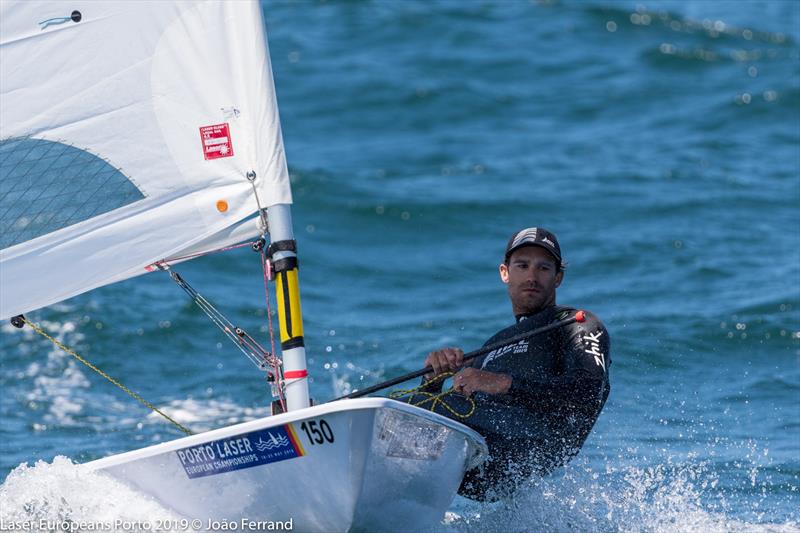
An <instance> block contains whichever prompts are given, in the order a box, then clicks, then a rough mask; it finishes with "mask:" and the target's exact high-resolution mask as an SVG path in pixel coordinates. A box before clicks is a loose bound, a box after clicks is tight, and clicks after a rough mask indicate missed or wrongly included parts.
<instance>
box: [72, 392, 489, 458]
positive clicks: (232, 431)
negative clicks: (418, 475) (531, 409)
mask: <svg viewBox="0 0 800 533" xmlns="http://www.w3.org/2000/svg"><path fill="white" fill-rule="evenodd" d="M365 409H366V410H370V409H371V410H379V409H394V410H396V411H402V412H405V413H408V414H411V415H414V416H418V417H420V418H424V419H427V420H428V421H431V422H435V423H438V424H441V425H443V426H445V427H448V428H449V429H452V430H454V431H457V432H459V433H461V434H462V435H464V436H465V437H466V438H467V439H469V440H470V441H471V442H472V443H473V444H474V445H475V446H476V447H477V448H478V450H477V451H478V452H479V454H480V455H483V456H486V455H488V448H487V446H486V441H485V440H484V438H483V437H482V436H481V435H480V434H479V433H478V432H476V431H475V430H473V429H471V428H469V427H467V426H465V425H464V424H462V423H460V422H457V421H455V420H451V419H449V418H447V417H445V416H442V415H440V414H437V413H434V412H431V411H428V410H425V409H422V408H420V407H416V406H413V405H409V404H407V403H403V402H399V401H397V400H392V399H390V398H354V399H349V400H338V401H335V402H328V403H324V404H320V405H314V406H311V407H307V408H305V409H298V410H295V411H289V412H287V413H281V414H277V415H272V416H266V417H262V418H258V419H256V420H248V421H247V422H240V423H238V424H234V425H231V426H225V427H221V428H217V429H211V430H209V431H204V432H202V433H197V434H194V435H188V436H185V437H180V438H177V439H173V440H170V441H167V442H162V443H159V444H154V445H151V446H146V447H144V448H138V449H135V450H130V451H127V452H122V453H118V454H114V455H110V456H107V457H103V458H100V459H95V460H93V461H89V462H87V463H82V464H80V465H79V466H80V467H82V468H84V469H88V470H102V469H104V468H109V467H112V466H117V465H119V464H124V463H128V462H131V461H135V460H138V459H146V458H149V457H154V456H157V455H160V454H163V453H169V452H173V451H176V450H178V449H183V448H186V447H190V446H195V445H197V444H201V443H204V442H208V441H210V440H217V439H222V438H226V437H230V436H235V435H240V434H242V433H249V432H252V431H257V430H259V429H267V428H270V427H274V426H280V425H283V424H288V423H291V422H297V421H299V420H305V419H308V418H316V417H320V416H325V415H329V414H334V413H341V412H346V411H357V410H365Z"/></svg>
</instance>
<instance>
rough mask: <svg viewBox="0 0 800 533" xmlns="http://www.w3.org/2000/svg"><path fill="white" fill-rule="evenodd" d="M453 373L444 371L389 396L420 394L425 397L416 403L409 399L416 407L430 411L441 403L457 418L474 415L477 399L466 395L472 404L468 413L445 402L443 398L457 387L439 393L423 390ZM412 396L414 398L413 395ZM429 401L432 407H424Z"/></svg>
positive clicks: (394, 397)
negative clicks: (411, 387)
mask: <svg viewBox="0 0 800 533" xmlns="http://www.w3.org/2000/svg"><path fill="white" fill-rule="evenodd" d="M453 374H454V373H453V372H444V373H442V374H439V375H437V376H436V377H434V378H433V379H432V380H430V381H426V382H425V383H423V384H422V385H420V386H418V387H415V388H413V389H403V390H397V391H394V392H392V393H390V394H389V398H392V399H397V398H401V397H403V396H408V395H409V394H412V395H417V394H419V395H420V396H422V397H423V398H424V399H423V400H421V401H419V402H416V403H415V402H411V401H409V402H408V403H409V405H413V406H414V407H422V408H423V409H427V410H428V411H433V412H436V406H437V405H438V404H441V405H442V407H444V408H445V409H446V410H447V411H449V412H450V413H451V414H452V415H453V416H455V417H456V418H461V419H464V418H469V417H471V416H472V413H474V412H475V400H473V399H472V398H470V397H469V396H465V398H466V399H467V402H469V404H470V409H469V412H467V413H459V412H457V411H456V410H455V409H453V408H452V407H450V406H449V405H448V404H447V402H445V401H444V400H443V398H445V397H447V396H449V395H451V394H453V393H454V392H455V389H453V388H449V389H447V390H446V391H443V392H439V393H433V392H427V391H424V390H421V389H422V388H423V387H428V386H430V385H431V383H435V382H437V381H439V380H442V381H444V380H445V379H447V378H449V377H450V376H452V375H453ZM412 398H413V396H412ZM428 402H431V405H430V407H423V404H425V403H428Z"/></svg>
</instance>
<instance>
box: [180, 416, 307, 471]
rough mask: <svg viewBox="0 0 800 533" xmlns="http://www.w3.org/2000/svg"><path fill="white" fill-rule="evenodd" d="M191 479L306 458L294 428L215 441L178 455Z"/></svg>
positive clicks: (193, 447)
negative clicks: (296, 458)
mask: <svg viewBox="0 0 800 533" xmlns="http://www.w3.org/2000/svg"><path fill="white" fill-rule="evenodd" d="M175 454H176V455H177V456H178V459H179V460H180V462H181V466H183V469H184V470H185V471H186V475H187V476H189V478H190V479H193V478H197V477H205V476H213V475H215V474H222V473H223V472H231V471H233V470H241V469H243V468H251V467H253V466H258V465H264V464H267V463H275V462H278V461H284V460H286V459H294V458H295V457H302V456H303V455H305V451H304V450H303V445H302V444H301V443H300V439H298V438H297V434H296V433H295V432H294V428H293V427H292V425H291V424H286V425H285V426H278V427H274V428H269V429H261V430H259V431H253V432H251V433H245V434H243V435H235V436H233V437H226V438H224V439H219V440H214V441H211V442H206V443H203V444H198V445H197V446H190V447H188V448H182V449H180V450H178V451H177V452H175Z"/></svg>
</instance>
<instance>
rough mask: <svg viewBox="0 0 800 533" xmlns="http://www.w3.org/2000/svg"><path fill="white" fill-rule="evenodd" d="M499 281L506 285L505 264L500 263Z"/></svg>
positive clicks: (506, 271) (506, 269) (506, 273)
mask: <svg viewBox="0 0 800 533" xmlns="http://www.w3.org/2000/svg"><path fill="white" fill-rule="evenodd" d="M500 279H501V280H503V283H505V284H506V285H508V265H506V264H505V263H500Z"/></svg>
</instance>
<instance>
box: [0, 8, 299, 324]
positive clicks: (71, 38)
mask: <svg viewBox="0 0 800 533" xmlns="http://www.w3.org/2000/svg"><path fill="white" fill-rule="evenodd" d="M248 172H255V176H256V178H255V185H256V188H257V190H258V195H259V199H260V201H261V203H262V207H267V206H269V205H274V204H287V203H291V192H290V189H289V178H288V171H287V168H286V159H285V154H284V149H283V141H282V137H281V130H280V122H279V118H278V110H277V104H276V98H275V90H274V84H273V80H272V71H271V66H270V62H269V55H268V53H267V49H266V35H265V32H264V29H263V21H262V17H261V12H260V7H259V5H258V3H257V1H255V0H253V1H230V2H216V1H213V2H212V1H204V2H201V1H197V0H191V1H187V2H172V1H166V0H158V1H153V2H146V1H136V2H132V1H128V0H122V1H117V2H101V1H95V0H77V1H74V2H65V1H64V0H56V1H45V2H42V1H37V2H28V1H24V0H23V1H18V2H14V1H8V0H4V1H3V2H2V3H0V224H3V226H2V228H0V229H2V234H3V237H2V240H0V246H4V248H3V249H2V250H0V318H3V319H5V318H8V317H11V316H14V315H17V314H20V313H24V312H28V311H31V310H33V309H37V308H40V307H44V306H47V305H49V304H52V303H55V302H58V301H61V300H64V299H66V298H69V297H71V296H75V295H77V294H81V293H83V292H86V291H88V290H91V289H93V288H96V287H99V286H102V285H105V284H108V283H112V282H116V281H120V280H123V279H126V278H129V277H132V276H136V275H138V274H143V273H145V272H146V271H147V270H146V267H148V266H149V265H151V264H152V263H154V262H156V261H158V260H161V259H164V258H169V257H170V256H178V255H181V252H182V251H184V250H196V249H198V248H199V247H200V246H202V245H203V244H205V243H213V244H214V245H215V246H223V245H226V244H231V243H233V242H235V241H238V240H241V239H242V238H247V237H249V236H252V235H254V234H256V233H257V226H256V223H255V221H254V220H249V221H245V219H247V218H248V217H250V218H251V219H252V218H253V217H252V215H253V213H256V212H257V210H258V207H257V203H256V198H255V194H254V192H253V187H252V185H251V184H250V182H249V181H248V179H247V174H248ZM243 221H245V222H243ZM231 228H233V229H231Z"/></svg>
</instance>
